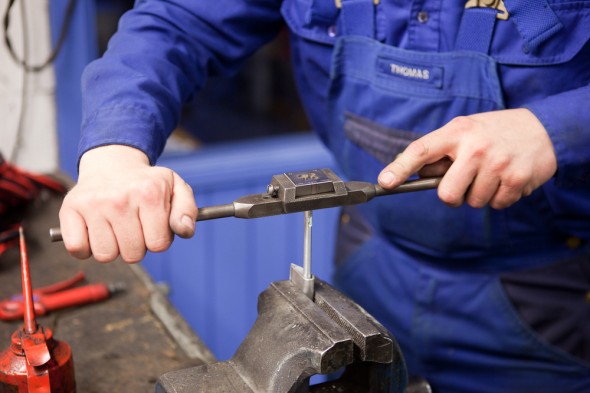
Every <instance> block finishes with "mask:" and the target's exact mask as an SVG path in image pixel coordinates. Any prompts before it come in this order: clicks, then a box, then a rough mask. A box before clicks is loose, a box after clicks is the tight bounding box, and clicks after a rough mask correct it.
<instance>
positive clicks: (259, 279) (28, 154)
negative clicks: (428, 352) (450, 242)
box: [0, 0, 338, 360]
mask: <svg viewBox="0 0 590 393" xmlns="http://www.w3.org/2000/svg"><path fill="white" fill-rule="evenodd" d="M9 3H12V1H11V0H0V12H3V15H5V12H7V9H8V5H9ZM132 4H133V1H124V0H108V1H107V0H95V1H86V0H84V1H79V0H78V1H77V0H51V1H49V0H43V1H37V0H35V1H26V0H25V1H23V0H16V1H15V2H14V4H13V7H12V9H11V10H10V12H11V14H10V16H11V18H10V21H11V23H10V26H9V29H8V31H7V32H6V31H2V33H0V34H1V36H2V37H1V38H0V42H1V43H0V118H2V119H3V128H2V129H0V135H1V138H0V139H1V143H0V151H1V153H2V155H3V156H4V157H5V158H6V159H8V160H10V161H12V162H13V163H15V164H17V165H19V166H21V167H23V168H25V169H29V170H33V171H38V172H43V173H55V172H57V171H60V172H63V173H65V174H67V175H68V176H70V177H71V178H72V179H75V178H76V162H77V144H78V139H79V125H80V118H81V116H80V112H81V107H80V91H79V81H80V75H81V73H82V70H83V68H84V66H85V65H86V64H87V63H88V62H90V61H91V60H92V59H94V58H96V57H97V56H99V55H100V54H101V53H102V52H104V50H105V48H106V45H107V42H108V39H109V37H110V36H111V35H112V34H113V32H114V31H115V30H116V26H117V21H118V18H119V17H120V16H121V14H122V13H124V12H125V11H126V10H127V9H129V8H130V7H131V6H132ZM70 8H71V12H69V11H68V9H70ZM23 10H24V15H25V17H24V18H23V13H22V11H23ZM6 35H8V37H9V40H8V41H9V42H10V44H11V47H12V51H13V52H14V54H11V53H10V51H9V47H7V45H6V40H5V37H6ZM62 35H63V39H61V38H60V36H62ZM60 41H63V42H60ZM54 50H55V51H57V55H56V57H55V60H54V61H52V62H49V64H47V66H44V67H42V69H41V70H35V69H28V70H27V69H26V68H25V67H23V66H22V64H19V62H21V61H23V62H25V63H27V64H29V65H33V66H36V65H42V64H43V63H44V62H45V60H46V59H49V58H50V57H51V56H52V51H54ZM289 56H290V51H289V44H288V37H287V34H286V31H283V32H281V34H279V35H278V36H277V38H276V39H275V40H274V41H273V42H271V43H270V44H269V45H267V46H266V47H264V48H263V49H262V50H260V51H259V52H258V53H257V54H256V55H255V56H254V57H253V58H252V59H251V60H250V61H248V63H247V64H246V65H245V67H244V68H243V70H242V71H241V72H240V73H239V74H237V75H235V76H233V77H231V78H214V79H211V80H210V81H209V82H208V83H207V85H206V86H205V88H204V90H203V91H202V93H201V94H200V95H198V96H197V97H196V98H195V100H194V101H193V102H192V103H190V104H188V105H187V106H186V107H185V109H184V112H183V119H182V122H181V124H180V125H179V127H178V129H177V130H176V131H175V133H174V135H173V137H172V138H171V139H170V140H169V143H168V145H167V146H166V149H165V154H164V155H163V156H162V158H161V159H160V160H159V161H158V165H163V166H168V167H170V168H172V169H174V170H175V171H177V172H178V173H179V174H180V175H181V176H182V177H183V178H184V179H185V180H186V181H187V182H188V183H189V184H190V185H191V186H192V187H193V189H194V190H195V193H196V198H197V204H198V205H199V206H210V205H215V204H225V203H229V202H231V201H233V200H235V199H237V198H238V197H240V196H242V195H246V194H254V193H261V192H264V191H265V190H266V185H267V184H268V183H269V181H270V179H271V177H272V176H273V175H275V174H278V173H283V172H287V171H296V170H305V169H312V168H322V167H327V168H333V169H335V163H334V162H333V160H332V158H331V157H330V155H329V153H328V152H327V151H326V150H325V149H324V147H323V146H322V145H321V144H320V142H319V141H318V139H317V138H316V137H315V135H314V134H313V133H311V132H309V130H308V128H309V126H308V124H307V122H306V120H305V116H304V113H303V110H302V108H301V106H300V104H299V101H298V98H297V94H296V90H295V87H294V84H293V80H292V74H291V70H290V59H289ZM29 68H31V67H29ZM337 219H338V211H337V209H328V210H323V211H318V212H316V213H315V214H314V238H313V258H312V260H313V272H314V274H316V275H317V276H318V277H320V278H322V279H324V280H326V281H329V279H330V276H331V272H332V256H333V252H334V250H333V248H334V234H335V227H336V221H337ZM55 220H56V221H55V223H56V225H57V224H58V221H57V217H56V218H55ZM302 258H303V214H302V213H301V214H293V215H287V216H280V217H270V218H264V219H258V220H239V219H225V220H216V221H211V222H200V223H199V224H198V225H197V234H196V236H195V237H194V238H193V239H190V240H183V239H179V238H178V239H176V240H175V243H174V244H173V246H172V248H171V249H169V250H168V251H167V252H165V253H162V254H148V256H147V257H146V259H145V261H144V262H143V264H142V265H143V266H144V267H145V268H146V270H147V271H148V272H149V274H150V275H151V277H152V278H153V279H154V280H155V281H156V282H157V283H159V284H161V285H160V287H161V288H162V290H164V291H167V294H168V296H169V298H170V300H171V301H172V303H173V304H174V305H175V306H176V308H177V309H178V310H179V311H180V313H181V314H182V315H183V316H184V318H185V319H186V320H187V322H188V323H189V324H190V326H191V327H192V328H193V329H194V330H195V332H196V333H197V335H198V336H200V338H201V339H202V340H203V341H204V342H205V344H207V346H209V348H210V349H211V350H212V352H213V353H214V354H215V355H216V356H217V357H218V359H220V360H225V359H228V358H230V357H231V356H232V355H233V353H234V351H235V350H236V349H237V347H238V345H239V343H240V342H241V341H242V340H243V338H244V337H245V336H246V334H247V332H248V330H249V328H250V327H251V325H252V324H253V322H254V320H255V319H256V315H257V312H256V303H257V297H258V294H259V293H260V292H261V291H262V290H264V289H265V288H266V287H267V286H268V285H269V283H270V282H271V281H276V280H284V279H287V278H288V272H289V264H290V263H296V264H301V263H302ZM115 263H122V262H120V261H118V262H115Z"/></svg>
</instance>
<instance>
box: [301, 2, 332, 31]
mask: <svg viewBox="0 0 590 393" xmlns="http://www.w3.org/2000/svg"><path fill="white" fill-rule="evenodd" d="M337 16H338V7H337V6H336V2H335V1H334V0H312V1H311V6H310V7H309V11H308V12H307V15H306V18H305V19H306V20H305V22H306V23H307V24H316V23H319V24H323V25H332V24H333V23H334V22H335V21H336V18H337Z"/></svg>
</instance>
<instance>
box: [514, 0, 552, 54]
mask: <svg viewBox="0 0 590 393" xmlns="http://www.w3.org/2000/svg"><path fill="white" fill-rule="evenodd" d="M506 9H507V10H508V13H509V14H510V15H511V17H512V19H513V21H514V23H515V24H516V29H517V30H518V32H519V33H520V36H521V37H522V39H523V41H524V45H523V48H522V49H523V51H524V52H525V53H529V52H534V51H535V50H536V49H537V48H538V47H539V46H540V45H541V44H542V43H543V42H545V41H546V40H547V39H549V38H550V37H551V36H553V35H554V34H555V33H557V32H558V31H559V30H561V29H562V28H563V24H562V23H561V21H560V20H559V18H558V17H557V15H555V12H553V10H552V9H551V7H550V6H549V4H547V0H506Z"/></svg>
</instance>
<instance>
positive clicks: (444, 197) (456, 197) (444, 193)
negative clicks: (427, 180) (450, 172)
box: [438, 187, 463, 206]
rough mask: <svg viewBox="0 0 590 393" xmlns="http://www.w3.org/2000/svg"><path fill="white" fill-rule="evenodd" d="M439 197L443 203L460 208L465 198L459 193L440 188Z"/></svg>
mask: <svg viewBox="0 0 590 393" xmlns="http://www.w3.org/2000/svg"><path fill="white" fill-rule="evenodd" d="M438 197H439V198H440V200H441V201H443V202H444V203H446V204H448V205H451V206H459V205H460V204H461V203H463V196H462V195H460V194H459V193H458V192H456V191H454V190H451V189H448V188H441V187H439V189H438Z"/></svg>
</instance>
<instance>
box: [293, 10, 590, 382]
mask: <svg viewBox="0 0 590 393" xmlns="http://www.w3.org/2000/svg"><path fill="white" fill-rule="evenodd" d="M513 3H514V2H513ZM331 6H332V3H331V2H330V1H325V2H322V1H312V5H311V8H310V11H309V12H308V14H307V20H308V21H309V20H310V19H313V18H320V19H321V18H325V19H326V20H330V18H332V17H333V16H334V13H335V12H339V22H338V25H337V26H336V27H334V28H335V29H338V33H339V34H338V35H339V36H340V38H339V39H338V40H337V42H336V45H335V47H334V49H333V57H332V65H331V76H330V80H331V81H330V86H329V93H328V94H329V97H328V101H329V103H330V104H329V109H328V111H327V113H326V119H325V123H326V127H325V130H323V131H322V130H320V135H321V136H322V137H323V139H324V141H325V142H326V144H327V145H328V146H329V148H330V149H331V150H332V152H333V153H334V154H335V156H336V157H337V159H338V162H339V164H340V167H341V170H342V171H343V172H344V174H345V175H346V176H347V177H349V178H350V179H354V180H365V181H372V182H374V181H375V180H376V179H377V175H378V174H379V172H380V170H381V169H382V168H383V166H384V165H385V164H388V163H389V162H391V161H392V160H393V159H394V158H395V156H396V154H398V153H399V152H401V151H402V150H403V148H404V147H405V146H407V144H408V143H409V142H410V141H411V140H414V139H416V138H418V137H419V136H420V135H423V134H424V133H427V132H430V131H432V130H435V129H437V128H439V127H441V126H442V125H444V124H445V123H447V122H448V121H450V120H451V119H453V118H454V117H457V116H461V115H470V114H474V113H479V112H486V111H493V110H501V109H504V107H505V104H504V101H503V95H502V89H501V86H500V79H499V77H498V73H497V72H498V71H497V65H496V63H495V61H494V60H493V58H492V57H491V56H489V55H488V48H489V43H490V40H491V37H492V34H493V27H494V23H495V18H496V13H497V11H496V10H493V9H479V8H476V9H470V10H467V11H466V12H465V14H464V17H463V20H462V23H461V26H460V28H459V34H458V37H457V42H456V50H455V51H452V52H447V53H437V52H418V51H409V50H404V49H400V48H396V47H392V46H388V45H385V44H383V43H381V42H379V40H378V39H376V37H375V36H374V35H375V31H376V28H375V23H378V19H376V18H375V15H374V6H373V1H371V0H369V1H363V0H342V2H341V9H340V10H338V11H336V10H334V9H333V8H331ZM514 8H515V10H514V11H515V15H512V17H520V18H521V19H531V18H540V20H541V21H542V22H539V23H537V24H533V26H532V27H531V29H542V28H544V27H546V30H547V31H545V32H544V33H545V37H546V36H549V35H550V34H551V32H550V31H549V30H550V29H551V26H552V24H553V23H554V22H555V19H554V17H555V15H552V13H551V12H550V9H546V8H544V7H543V2H540V1H536V0H535V1H532V2H530V8H529V9H528V11H523V10H522V9H521V8H522V7H514ZM529 11H530V14H527V13H526V12H529ZM519 13H520V14H519ZM287 16H289V15H287ZM543 23H545V25H543ZM312 33H313V32H312ZM312 33H310V34H312ZM533 33H538V32H533ZM542 35H543V34H539V36H542ZM326 50H328V49H326ZM318 69H319V67H318ZM310 88H311V89H313V88H314V87H313V86H311V87H310ZM316 88H318V87H316ZM545 208H546V202H545V201H544V195H543V192H542V191H537V192H535V193H534V194H533V195H532V196H531V197H529V198H525V199H524V200H522V201H521V202H519V203H518V204H517V205H515V206H514V207H512V208H508V209H504V210H500V211H498V210H493V209H491V208H489V207H486V208H483V209H473V208H470V207H468V206H462V207H460V208H450V207H447V206H445V205H444V204H443V203H442V202H440V200H438V198H437V196H436V192H435V191H425V192H420V193H413V194H405V195H398V196H391V197H386V198H378V199H376V200H374V201H372V202H371V203H369V204H366V205H362V206H360V207H358V210H356V211H351V212H348V211H347V212H345V217H346V220H344V222H345V223H344V224H342V225H343V226H344V227H346V226H352V228H349V230H348V232H355V231H357V232H361V235H360V236H357V239H356V240H359V239H358V238H359V237H360V241H358V246H356V247H351V244H344V243H346V242H341V245H342V244H343V247H344V248H350V249H351V250H350V252H348V253H346V254H347V255H346V256H345V258H344V260H343V261H341V262H340V263H339V266H338V269H337V272H336V276H335V282H336V284H337V286H338V287H339V288H340V289H342V290H343V291H344V292H345V293H347V294H348V295H350V296H351V297H352V298H353V299H355V300H356V301H357V302H358V303H359V304H361V305H362V306H363V307H365V308H366V309H367V311H368V312H369V313H371V314H372V315H374V316H375V317H376V318H377V319H378V320H380V321H381V322H382V323H383V324H384V325H385V326H386V327H387V328H388V329H389V330H390V331H391V332H392V333H393V334H394V335H395V336H396V338H397V339H398V340H399V343H400V345H401V347H402V350H403V351H404V354H405V357H406V361H407V364H408V370H409V373H410V375H412V374H419V375H422V376H425V377H426V378H427V379H428V380H429V381H430V383H431V384H432V385H433V387H434V391H435V392H437V393H438V392H451V393H461V392H464V393H473V392H505V393H509V392H537V393H538V392H552V393H554V392H590V365H589V364H587V363H586V362H585V361H583V360H581V359H579V358H577V357H574V356H572V355H571V354H569V353H567V352H566V351H563V350H561V349H559V348H557V347H555V346H552V345H550V344H549V343H547V342H546V341H545V340H544V339H543V338H542V337H540V336H539V335H538V334H537V333H536V332H535V331H533V330H532V329H531V328H530V327H528V326H527V324H526V323H524V321H523V320H522V319H521V316H520V315H519V313H518V311H517V309H516V308H515V306H514V305H513V303H512V302H511V300H510V299H509V297H508V296H507V293H506V288H505V287H504V285H502V283H501V280H500V278H501V275H502V274H504V273H507V272H512V271H517V270H522V269H527V268H536V267H543V266H546V265H550V264H553V263H555V262H556V261H565V263H567V262H568V261H569V258H575V257H576V256H582V257H583V258H584V256H587V255H588V250H587V247H586V246H585V245H582V246H579V245H578V247H567V246H566V241H565V239H563V238H560V237H559V236H557V237H556V236H555V233H554V232H553V231H552V230H551V229H549V226H546V225H545V224H546V221H545V220H547V216H546V215H545V214H543V211H542V210H543V209H545ZM351 217H352V218H351ZM359 221H362V223H361V224H359ZM359 225H360V226H362V227H363V228H365V230H363V229H359ZM344 232H346V228H345V231H344ZM522 234H526V236H524V237H525V239H523V236H522ZM350 237H354V235H353V236H349V237H348V238H346V237H345V239H349V238H350ZM353 243H354V241H353ZM576 245H577V244H576ZM586 261H587V259H586ZM572 263H573V264H579V261H577V260H575V259H573V262H572ZM575 266H578V265H575Z"/></svg>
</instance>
